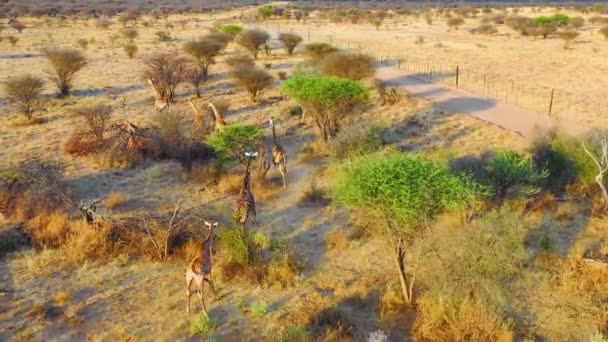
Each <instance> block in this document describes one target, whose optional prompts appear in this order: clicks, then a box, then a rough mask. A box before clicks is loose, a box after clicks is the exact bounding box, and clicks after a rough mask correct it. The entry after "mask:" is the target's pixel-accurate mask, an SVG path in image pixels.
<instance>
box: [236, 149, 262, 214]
mask: <svg viewBox="0 0 608 342" xmlns="http://www.w3.org/2000/svg"><path fill="white" fill-rule="evenodd" d="M257 156H258V152H245V158H246V159H247V168H246V169H245V177H243V185H241V189H240V190H239V193H238V195H237V196H236V200H235V203H234V217H235V219H236V222H237V224H240V225H243V226H245V225H246V224H247V219H248V218H249V215H251V217H252V219H253V224H256V212H255V198H254V197H253V194H252V193H251V172H250V171H249V167H250V166H251V161H252V160H253V159H254V158H255V157H257Z"/></svg>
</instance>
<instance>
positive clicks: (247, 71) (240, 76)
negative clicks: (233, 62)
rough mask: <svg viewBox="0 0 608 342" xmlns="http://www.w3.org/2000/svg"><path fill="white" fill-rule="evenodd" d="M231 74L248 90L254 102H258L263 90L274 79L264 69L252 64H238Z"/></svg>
mask: <svg viewBox="0 0 608 342" xmlns="http://www.w3.org/2000/svg"><path fill="white" fill-rule="evenodd" d="M229 74H230V77H231V78H232V79H233V80H234V81H235V82H236V83H237V84H238V85H240V86H241V87H243V88H245V90H247V92H248V93H249V95H250V97H251V100H252V101H253V102H257V101H258V99H259V96H260V94H261V93H262V91H263V90H264V89H266V88H268V87H270V86H271V85H272V83H273V81H274V78H273V77H272V76H271V75H270V74H269V73H268V72H266V71H265V70H264V69H260V68H257V67H251V66H242V65H241V66H237V67H235V68H234V69H232V70H231V71H230V73H229Z"/></svg>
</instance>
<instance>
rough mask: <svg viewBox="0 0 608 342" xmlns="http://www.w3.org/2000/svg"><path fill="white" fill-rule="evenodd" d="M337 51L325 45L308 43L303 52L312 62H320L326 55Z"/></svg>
mask: <svg viewBox="0 0 608 342" xmlns="http://www.w3.org/2000/svg"><path fill="white" fill-rule="evenodd" d="M336 51H338V49H337V48H335V47H333V46H331V45H329V44H327V43H310V44H306V45H304V52H305V53H306V55H307V56H308V57H309V58H310V59H312V60H313V61H320V60H322V59H323V58H324V57H325V56H326V55H327V54H330V53H332V52H336Z"/></svg>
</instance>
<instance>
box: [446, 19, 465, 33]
mask: <svg viewBox="0 0 608 342" xmlns="http://www.w3.org/2000/svg"><path fill="white" fill-rule="evenodd" d="M446 24H447V25H448V27H449V28H450V30H452V29H454V30H458V28H459V27H460V26H462V25H463V24H464V19H463V18H461V17H453V18H450V19H448V20H447V22H446Z"/></svg>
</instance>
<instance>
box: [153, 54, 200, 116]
mask: <svg viewBox="0 0 608 342" xmlns="http://www.w3.org/2000/svg"><path fill="white" fill-rule="evenodd" d="M144 63H145V69H144V73H143V76H144V78H145V79H146V80H148V82H149V83H150V85H151V86H152V88H153V91H154V96H155V102H156V107H157V108H158V109H162V108H164V107H166V106H167V105H169V104H171V103H173V102H174V97H175V88H177V85H178V84H180V83H181V82H183V81H185V80H186V77H187V75H188V72H189V70H190V69H189V62H188V60H187V59H186V58H184V57H181V56H179V55H177V54H175V53H173V52H159V53H156V54H154V55H152V56H150V57H148V58H147V59H146V60H145V61H144Z"/></svg>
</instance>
